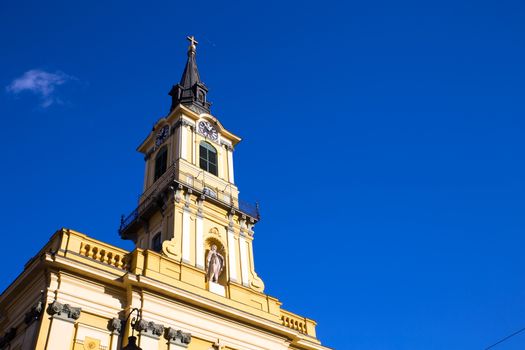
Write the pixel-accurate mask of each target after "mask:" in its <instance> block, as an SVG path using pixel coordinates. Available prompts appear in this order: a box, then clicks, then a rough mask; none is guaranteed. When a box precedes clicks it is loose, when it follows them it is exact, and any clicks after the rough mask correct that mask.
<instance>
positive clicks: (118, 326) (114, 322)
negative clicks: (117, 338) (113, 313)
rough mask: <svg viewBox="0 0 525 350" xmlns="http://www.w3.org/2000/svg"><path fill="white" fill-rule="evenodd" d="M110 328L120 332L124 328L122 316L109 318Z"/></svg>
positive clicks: (117, 332)
mask: <svg viewBox="0 0 525 350" xmlns="http://www.w3.org/2000/svg"><path fill="white" fill-rule="evenodd" d="M108 328H109V330H110V331H112V332H114V333H116V334H120V331H121V330H122V320H121V319H120V318H116V317H114V318H112V319H111V320H109V325H108Z"/></svg>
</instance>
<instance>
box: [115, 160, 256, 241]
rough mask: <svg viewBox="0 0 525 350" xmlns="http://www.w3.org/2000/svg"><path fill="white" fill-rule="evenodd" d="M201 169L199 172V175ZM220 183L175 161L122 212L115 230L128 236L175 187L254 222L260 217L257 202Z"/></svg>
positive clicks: (161, 204) (122, 235)
mask: <svg viewBox="0 0 525 350" xmlns="http://www.w3.org/2000/svg"><path fill="white" fill-rule="evenodd" d="M184 170H187V169H184ZM201 173H202V176H200V174H201ZM220 185H222V183H218V182H217V181H216V180H214V179H213V178H212V175H210V176H208V177H206V175H205V174H204V171H199V173H198V174H197V175H195V174H192V173H190V172H187V171H183V170H181V167H180V166H179V165H178V163H174V164H172V165H171V166H170V167H169V168H168V169H167V170H166V172H165V173H164V174H163V175H162V176H161V177H160V178H158V179H157V181H155V183H154V184H153V185H151V186H150V187H149V188H147V189H146V190H145V191H144V193H143V194H142V195H141V196H140V199H139V205H138V206H137V208H135V210H133V211H132V212H131V213H130V214H129V215H128V216H124V215H122V217H121V220H120V227H119V230H118V231H119V234H120V236H121V237H122V238H124V239H128V238H131V236H132V235H133V233H134V232H135V231H137V229H138V228H139V225H141V223H143V222H145V221H146V220H147V219H149V218H150V217H151V216H152V215H153V214H154V213H155V212H156V211H158V210H159V209H161V208H162V207H163V205H164V201H165V199H166V198H167V195H168V192H169V191H174V190H176V189H177V188H184V189H187V190H191V191H192V193H194V194H196V195H197V196H200V197H203V198H204V199H205V200H206V201H209V202H212V203H214V204H216V205H218V206H220V207H222V208H224V209H227V210H229V211H237V212H240V213H241V214H243V215H246V216H248V217H250V218H251V219H252V220H253V221H255V222H257V221H259V219H260V214H259V205H258V204H257V203H250V202H245V201H242V200H240V199H239V197H238V191H237V189H236V188H234V187H235V186H232V185H231V184H227V185H226V186H220ZM221 187H223V188H221ZM232 187H233V188H232Z"/></svg>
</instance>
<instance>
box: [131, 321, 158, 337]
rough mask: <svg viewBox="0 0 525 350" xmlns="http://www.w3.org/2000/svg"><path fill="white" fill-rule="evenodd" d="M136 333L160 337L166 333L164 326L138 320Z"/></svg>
mask: <svg viewBox="0 0 525 350" xmlns="http://www.w3.org/2000/svg"><path fill="white" fill-rule="evenodd" d="M134 328H135V330H136V331H139V332H142V333H146V334H150V335H155V336H158V337H160V336H161V335H162V333H163V332H164V326H163V325H161V324H158V323H154V322H151V321H150V322H148V321H145V320H138V321H137V322H136V323H135V326H134Z"/></svg>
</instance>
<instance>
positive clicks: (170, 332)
mask: <svg viewBox="0 0 525 350" xmlns="http://www.w3.org/2000/svg"><path fill="white" fill-rule="evenodd" d="M166 339H168V340H169V341H172V342H174V343H175V344H179V345H188V344H189V343H190V342H191V333H185V332H183V331H181V330H180V329H177V330H176V329H173V328H171V327H170V328H168V329H167V332H166Z"/></svg>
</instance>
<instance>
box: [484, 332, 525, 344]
mask: <svg viewBox="0 0 525 350" xmlns="http://www.w3.org/2000/svg"><path fill="white" fill-rule="evenodd" d="M523 331H525V327H523V328H522V329H520V330H519V331H516V332H514V333H512V334H509V335H507V336H506V337H505V338H503V339H501V340H498V341H497V342H495V343H494V344H492V345H490V346H489V347H488V348H485V350H489V349H492V348H493V347H495V346H496V345H499V344H501V343H503V342H504V341H506V340H508V339H510V338H512V337H514V336H515V335H518V334H520V333H521V332H523Z"/></svg>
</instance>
